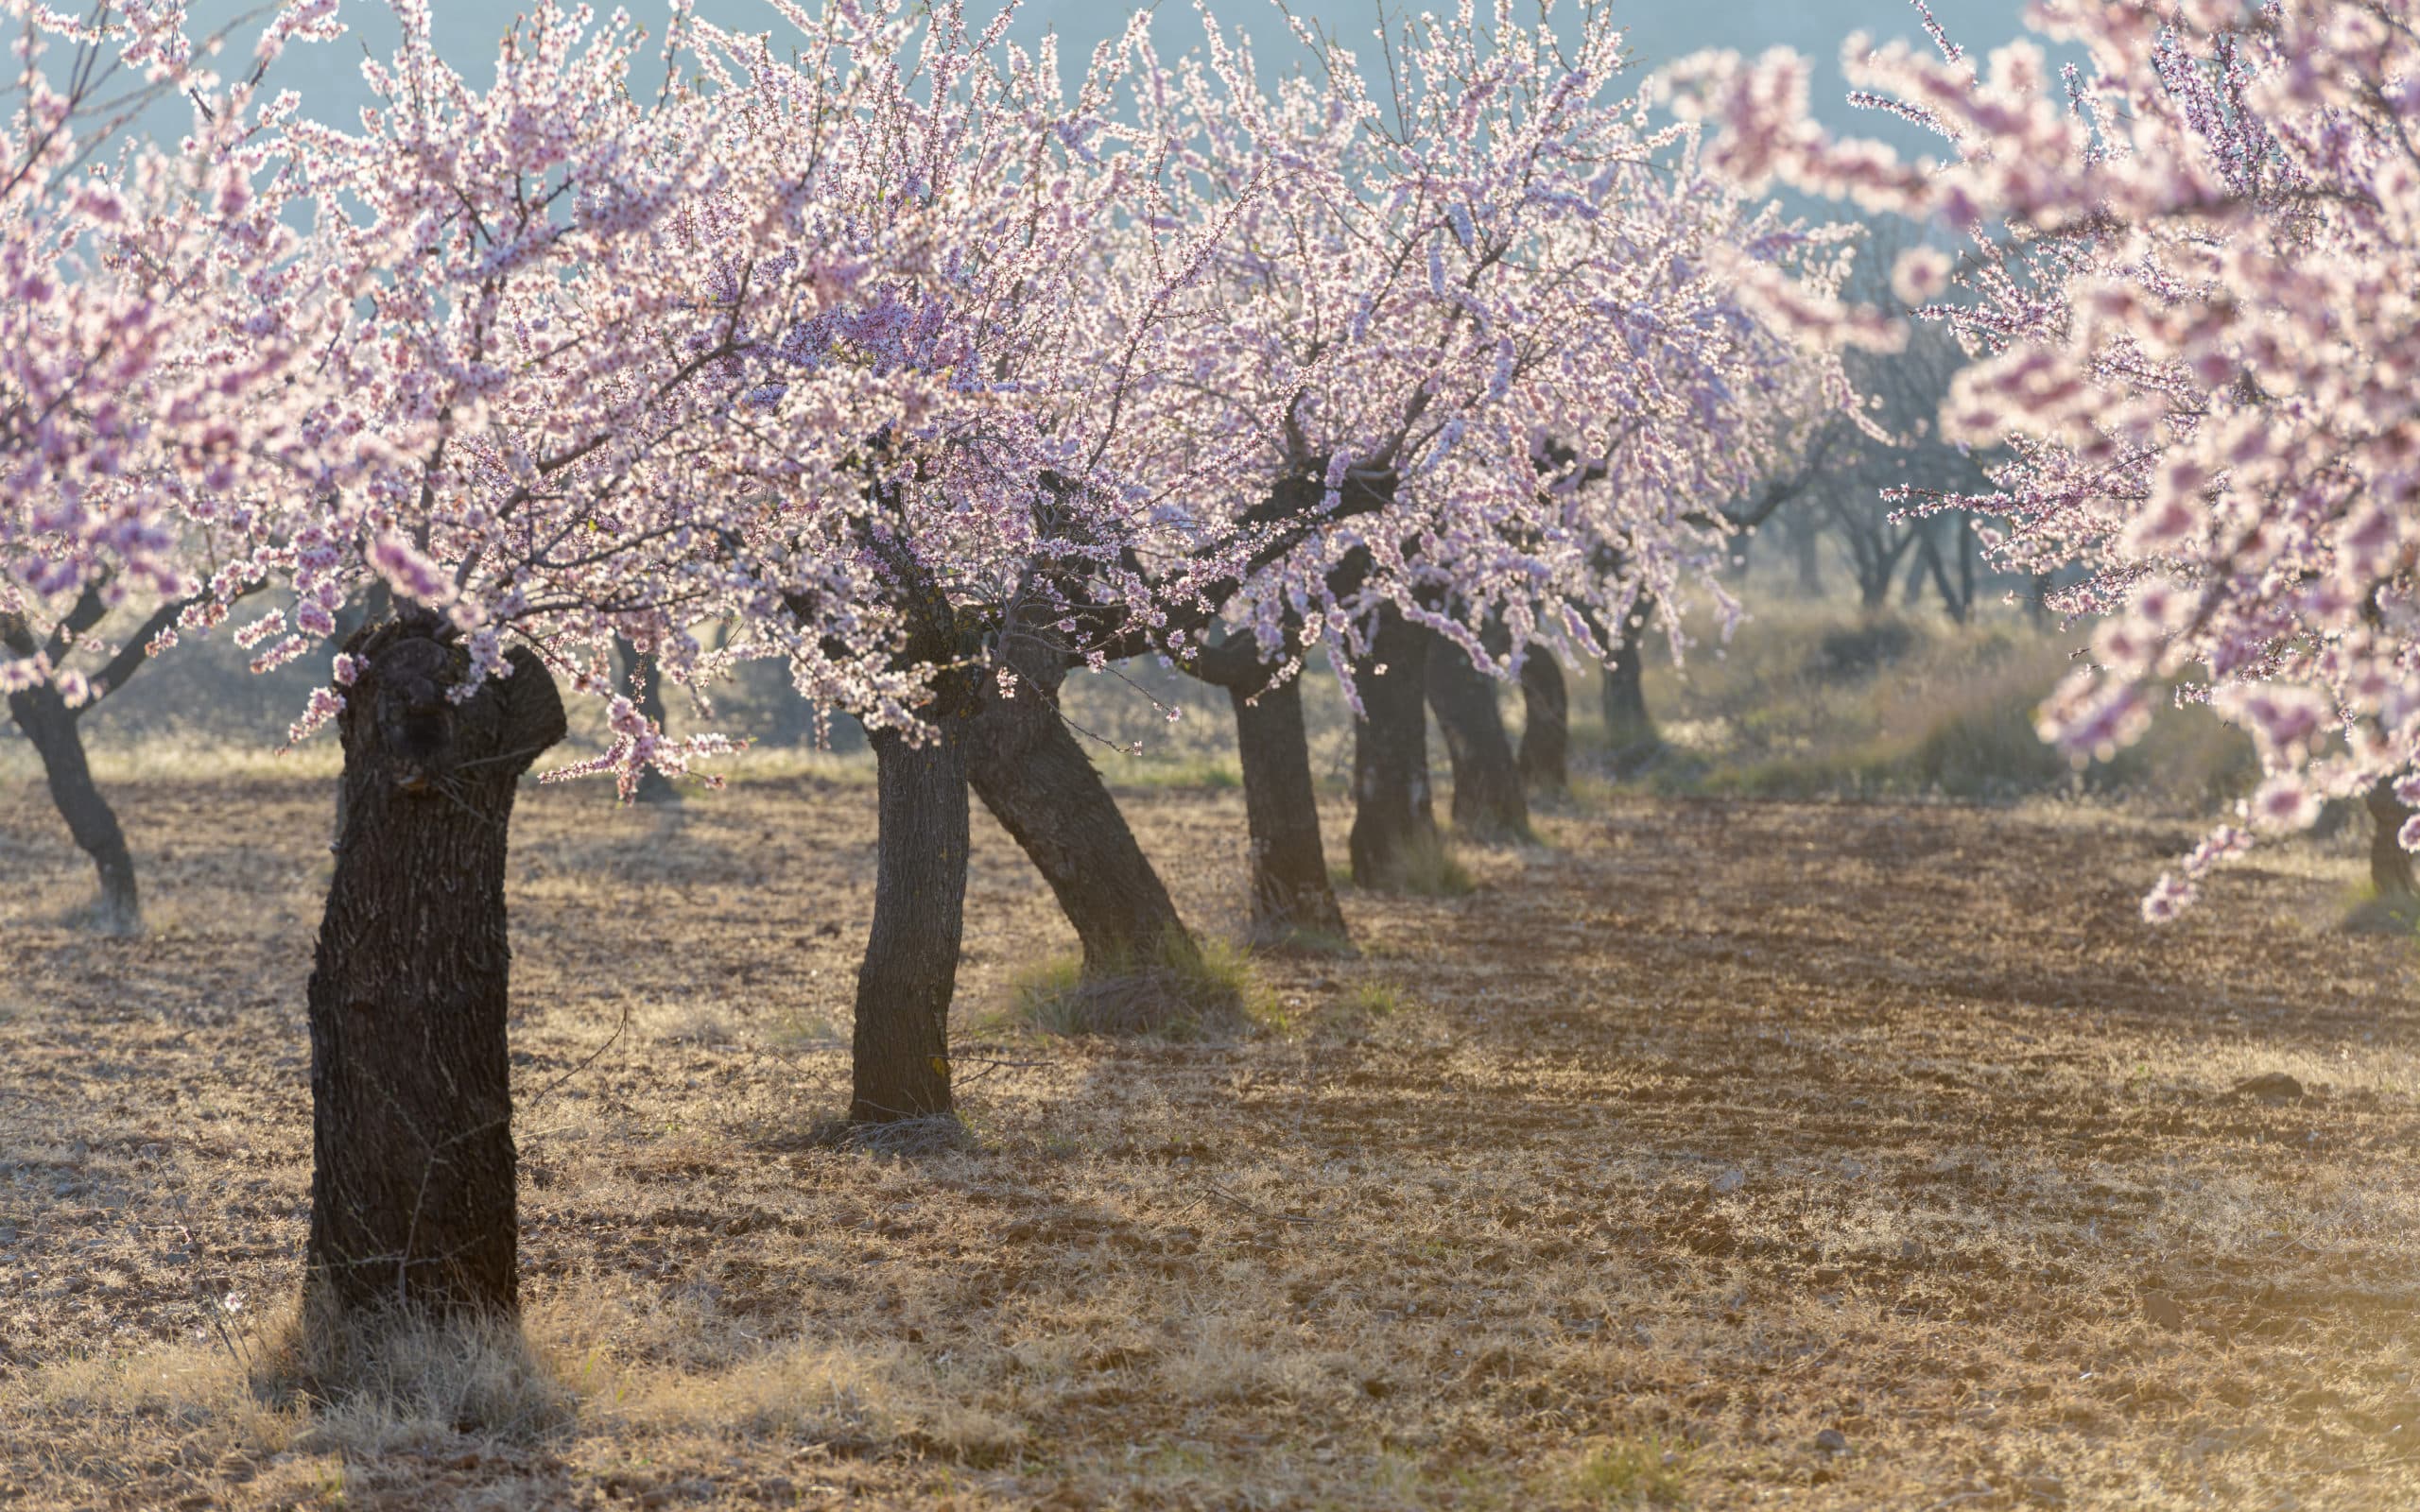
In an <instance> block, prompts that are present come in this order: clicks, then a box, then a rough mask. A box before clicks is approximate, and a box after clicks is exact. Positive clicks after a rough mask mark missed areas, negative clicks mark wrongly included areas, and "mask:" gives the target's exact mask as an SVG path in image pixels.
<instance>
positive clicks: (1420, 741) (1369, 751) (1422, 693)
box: [1350, 604, 1440, 887]
mask: <svg viewBox="0 0 2420 1512" xmlns="http://www.w3.org/2000/svg"><path fill="white" fill-rule="evenodd" d="M1427 652H1428V634H1427V632H1426V630H1423V629H1422V628H1421V627H1418V626H1416V625H1413V624H1411V623H1409V621H1407V620H1406V619H1404V617H1403V615H1402V614H1401V613H1399V612H1397V611H1396V610H1395V608H1394V606H1392V605H1391V604H1390V605H1387V606H1384V607H1382V608H1381V609H1380V610H1378V618H1377V624H1376V627H1375V629H1374V633H1373V634H1372V636H1371V639H1370V647H1369V650H1368V652H1367V653H1366V654H1365V655H1363V656H1362V657H1361V658H1359V660H1358V662H1357V664H1356V665H1355V667H1354V669H1353V680H1354V684H1355V686H1356V687H1357V688H1358V690H1359V691H1360V695H1361V711H1362V712H1361V717H1360V718H1358V719H1356V720H1355V721H1354V722H1353V801H1354V810H1353V833H1352V838H1351V841H1350V849H1351V851H1352V856H1353V881H1354V882H1355V884H1356V885H1359V886H1363V887H1387V886H1392V885H1395V884H1396V883H1397V881H1399V880H1400V878H1401V876H1402V874H1403V870H1404V867H1405V864H1406V862H1407V861H1408V860H1409V859H1410V858H1411V857H1413V856H1414V855H1416V854H1417V853H1418V852H1419V851H1422V850H1424V849H1426V850H1430V851H1433V850H1434V849H1436V847H1437V846H1438V845H1439V843H1440V841H1439V837H1438V833H1437V816H1436V811H1435V809H1434V808H1433V807H1432V806H1431V803H1430V800H1429V792H1428V713H1427V709H1426V693H1427V683H1428V667H1427ZM1380 667H1384V668H1385V669H1386V670H1385V671H1384V672H1383V673H1381V672H1380V671H1379V670H1378V669H1379V668H1380Z"/></svg>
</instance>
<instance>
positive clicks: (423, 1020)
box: [309, 613, 563, 1316]
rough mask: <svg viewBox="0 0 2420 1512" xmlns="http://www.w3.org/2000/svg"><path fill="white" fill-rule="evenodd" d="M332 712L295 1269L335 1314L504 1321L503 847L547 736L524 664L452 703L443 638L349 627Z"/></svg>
mask: <svg viewBox="0 0 2420 1512" xmlns="http://www.w3.org/2000/svg"><path fill="white" fill-rule="evenodd" d="M347 649H349V650H351V651H353V653H354V656H355V657H356V658H357V659H358V660H360V661H361V662H363V663H364V670H363V671H362V673H361V675H360V677H359V678H358V679H356V680H355V682H354V685H353V686H352V687H351V688H350V689H348V690H347V691H346V695H345V698H346V706H345V710H344V713H342V714H341V715H339V716H338V720H339V728H340V729H341V730H342V732H343V743H344V758H345V764H344V775H343V778H342V782H343V784H344V802H343V813H344V816H345V819H344V830H343V833H340V834H339V835H338V836H337V846H336V874H335V876H334V878H333V879H332V880H331V881H330V883H329V885H328V904H327V913H326V916H325V918H324V919H322V920H321V922H320V943H319V953H318V956H317V959H316V962H315V964H314V966H313V969H312V972H311V983H310V988H309V1004H310V1030H311V1098H312V1153H313V1157H314V1162H315V1163H314V1169H313V1171H312V1176H311V1237H310V1269H311V1273H312V1275H313V1277H314V1279H315V1283H316V1285H315V1290H316V1291H317V1292H318V1294H319V1297H320V1299H322V1300H323V1301H324V1302H325V1303H327V1304H331V1305H332V1306H333V1308H334V1310H335V1312H336V1314H337V1315H339V1316H346V1315H360V1314H371V1313H375V1312H381V1311H385V1310H389V1309H396V1308H402V1309H407V1310H415V1311H424V1312H430V1313H437V1314H495V1315H510V1314H514V1313H515V1312H516V1311H517V1310H518V1307H519V1292H518V1288H517V1284H516V1277H515V1274H514V1266H515V1256H516V1249H517V1244H518V1233H517V1220H516V1214H515V1190H514V1168H513V1162H514V1154H513V1145H512V1099H511V1079H510V1061H509V1057H508V1053H507V1047H506V1038H505V1012H506V989H507V985H508V976H509V972H510V962H511V950H510V944H509V943H508V941H507V938H506V933H505V917H504V868H505V854H506V851H505V842H506V835H507V832H508V828H509V826H510V822H511V818H512V801H513V796H514V790H515V788H516V786H517V785H518V783H519V781H520V777H521V774H522V773H523V772H524V771H526V770H527V769H528V766H529V764H530V762H531V761H532V760H534V759H535V758H536V757H537V756H538V754H539V753H540V752H542V751H544V749H545V748H546V747H550V746H552V745H554V744H555V743H556V742H557V741H559V740H561V739H562V736H563V707H562V698H561V696H559V695H558V694H557V692H556V689H555V684H554V679H552V678H551V677H550V676H549V675H548V674H547V672H546V668H545V665H544V662H541V661H539V659H538V658H537V657H536V656H535V655H534V654H532V653H531V652H529V651H527V650H526V649H518V648H516V649H515V650H513V651H512V652H511V653H510V660H511V663H512V668H513V672H512V676H511V677H510V678H505V679H495V680H492V681H490V682H488V683H486V684H485V685H483V686H482V687H481V688H480V690H479V692H478V693H477V694H476V695H475V696H472V697H471V698H469V699H467V700H465V701H464V702H461V703H455V702H453V701H452V700H451V699H449V698H448V696H447V690H448V689H449V688H450V687H452V686H453V685H454V684H455V683H456V682H457V681H458V679H461V678H462V677H463V675H464V674H465V672H466V670H467V667H468V664H469V663H468V659H467V657H466V656H465V655H464V654H463V652H462V650H461V649H460V647H459V644H458V642H457V641H456V640H455V636H454V632H453V631H452V629H451V628H450V627H445V626H444V625H442V623H441V621H439V620H437V619H436V618H434V617H433V616H430V615H427V614H424V613H421V614H407V615H406V617H404V618H402V619H399V620H395V621H390V622H389V623H388V624H386V625H383V626H380V627H375V628H373V629H370V630H366V631H362V632H358V633H356V634H355V635H354V638H353V639H352V640H351V641H350V642H348V643H347Z"/></svg>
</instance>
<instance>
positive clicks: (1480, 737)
mask: <svg viewBox="0 0 2420 1512" xmlns="http://www.w3.org/2000/svg"><path fill="white" fill-rule="evenodd" d="M1427 661H1428V679H1427V681H1428V706H1429V707H1430V708H1431V709H1434V710H1435V711H1436V712H1437V728H1438V729H1439V730H1441V731H1443V734H1444V736H1445V756H1446V760H1447V761H1448V762H1449V763H1450V764H1451V765H1452V768H1453V774H1454V828H1455V829H1456V830H1457V831H1458V832H1460V833H1464V834H1468V835H1472V836H1474V837H1476V838H1478V839H1481V840H1502V839H1508V838H1519V837H1522V836H1526V835H1527V834H1528V833H1530V801H1529V797H1528V795H1527V794H1526V793H1524V792H1523V790H1522V787H1521V769H1520V766H1519V765H1518V764H1517V763H1516V762H1515V761H1514V760H1513V741H1512V739H1511V737H1509V736H1507V735H1506V734H1505V733H1504V716H1503V714H1502V713H1500V712H1499V711H1498V710H1497V708H1496V705H1495V690H1496V683H1495V679H1494V678H1491V677H1489V676H1488V675H1487V674H1486V673H1484V672H1481V671H1480V670H1479V669H1478V667H1476V666H1473V665H1472V664H1471V659H1470V653H1468V652H1467V651H1464V650H1463V649H1462V648H1461V646H1459V645H1456V644H1453V643H1452V642H1451V641H1448V640H1446V639H1445V638H1444V637H1443V636H1441V635H1438V634H1436V633H1435V632H1434V631H1431V632H1429V635H1428V656H1427Z"/></svg>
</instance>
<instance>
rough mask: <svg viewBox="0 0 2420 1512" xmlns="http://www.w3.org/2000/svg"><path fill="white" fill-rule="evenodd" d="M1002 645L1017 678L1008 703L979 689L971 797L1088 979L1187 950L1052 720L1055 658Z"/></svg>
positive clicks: (1189, 944) (1092, 770)
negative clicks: (1057, 916) (1036, 879)
mask: <svg viewBox="0 0 2420 1512" xmlns="http://www.w3.org/2000/svg"><path fill="white" fill-rule="evenodd" d="M1003 642H1004V645H1005V646H1006V650H1005V653H1004V654H1005V655H1006V656H1007V657H1008V659H1009V661H1010V662H1011V665H1012V666H1014V667H1015V669H1016V671H1017V673H1018V681H1017V686H1016V690H1015V693H1014V695H1013V696H1002V694H1001V692H1000V690H999V687H998V684H997V682H996V681H995V680H993V679H986V681H985V684H984V685H983V687H982V688H981V689H980V691H979V696H978V702H977V713H976V715H975V718H974V720H973V722H972V728H971V729H970V730H969V731H968V738H967V754H966V769H967V776H968V778H969V780H970V781H971V782H973V783H974V785H975V792H976V794H977V797H979V798H981V799H983V806H984V807H985V808H988V809H990V810H991V811H992V816H993V817H994V818H996V819H998V820H999V821H1000V828H1002V829H1004V830H1006V831H1008V832H1009V833H1010V835H1011V836H1012V837H1013V838H1014V839H1015V840H1016V842H1017V844H1018V845H1019V846H1020V847H1022V848H1023V849H1024V851H1025V853H1026V855H1027V856H1028V857H1029V858H1030V859H1031V860H1032V862H1033V864H1034V867H1035V868H1036V869H1037V870H1039V871H1040V872H1041V873H1042V876H1043V880H1044V881H1046V882H1047V883H1049V884H1050V890H1051V892H1052V893H1053V894H1054V895H1055V896H1056V897H1057V898H1058V900H1059V906H1060V908H1061V909H1062V910H1063V911H1064V912H1065V913H1066V916H1067V921H1068V922H1069V923H1071V924H1073V925H1075V926H1076V936H1077V938H1078V939H1080V940H1081V941H1082V942H1083V947H1084V971H1085V972H1086V974H1088V975H1114V974H1117V973H1120V972H1125V971H1134V970H1137V969H1140V968H1148V967H1151V966H1155V965H1158V964H1161V963H1164V962H1166V961H1167V960H1168V959H1170V958H1171V957H1172V956H1173V957H1183V956H1188V955H1190V954H1194V951H1195V947H1194V942H1193V936H1192V935H1191V934H1190V933H1189V932H1188V931H1187V930H1186V929H1185V927H1184V920H1183V919H1180V918H1179V917H1178V916H1177V911H1176V903H1175V902H1174V901H1173V900H1172V899H1170V898H1169V897H1168V890H1167V886H1166V885H1164V884H1163V883H1162V882H1161V881H1160V874H1159V873H1158V872H1157V871H1156V870H1154V869H1153V868H1152V867H1151V862H1150V857H1148V856H1146V855H1145V854H1144V853H1143V848H1142V846H1141V845H1139V844H1138V843H1136V841H1135V839H1134V832H1133V830H1132V828H1130V827H1129V826H1128V825H1127V822H1126V816H1125V815H1124V814H1123V813H1121V812H1119V810H1118V807H1117V800H1116V799H1114V798H1112V797H1111V796H1110V793H1109V787H1108V784H1106V783H1104V782H1102V781H1101V780H1100V772H1099V770H1098V768H1096V767H1095V766H1094V765H1093V764H1092V758H1091V757H1089V756H1087V755H1085V754H1084V748H1083V747H1081V746H1080V745H1078V744H1077V742H1076V737H1075V736H1074V735H1073V734H1071V733H1069V732H1068V730H1067V723H1066V721H1065V720H1063V719H1062V718H1061V717H1060V716H1059V685H1060V683H1061V681H1062V680H1063V679H1064V677H1065V675H1066V674H1065V662H1064V660H1063V657H1062V655H1061V654H1060V653H1059V652H1058V651H1057V650H1055V649H1054V648H1053V647H1051V646H1050V645H1049V644H1046V643H1044V642H1041V641H1038V640H1034V639H1031V638H1024V639H1013V638H1010V637H1003Z"/></svg>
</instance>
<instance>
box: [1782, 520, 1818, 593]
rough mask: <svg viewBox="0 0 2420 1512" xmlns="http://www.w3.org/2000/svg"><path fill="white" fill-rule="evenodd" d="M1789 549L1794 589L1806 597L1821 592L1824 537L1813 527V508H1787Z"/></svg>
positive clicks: (1814, 522)
mask: <svg viewBox="0 0 2420 1512" xmlns="http://www.w3.org/2000/svg"><path fill="white" fill-rule="evenodd" d="M1823 546H1824V537H1823V534H1822V532H1821V531H1820V530H1819V529H1818V528H1817V522H1816V520H1815V515H1814V511H1813V510H1811V509H1808V508H1804V507H1801V508H1795V509H1792V510H1790V512H1789V550H1790V555H1791V556H1792V557H1793V558H1796V559H1797V563H1798V591H1799V592H1800V593H1804V594H1805V595H1806V596H1807V597H1808V598H1821V597H1822V596H1823V594H1824V558H1823Z"/></svg>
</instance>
